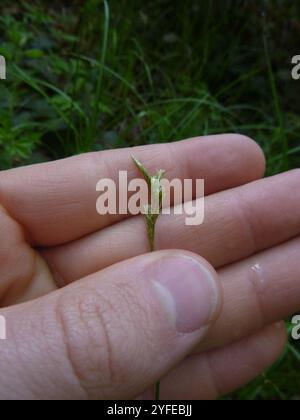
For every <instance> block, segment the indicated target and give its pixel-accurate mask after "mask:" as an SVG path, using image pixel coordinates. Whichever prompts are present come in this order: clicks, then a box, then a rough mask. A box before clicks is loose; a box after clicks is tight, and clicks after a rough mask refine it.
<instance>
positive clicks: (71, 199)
mask: <svg viewBox="0 0 300 420" xmlns="http://www.w3.org/2000/svg"><path fill="white" fill-rule="evenodd" d="M132 153H133V154H135V155H136V157H137V158H139V159H140V160H141V161H142V162H143V163H144V164H145V165H146V166H147V169H149V172H151V173H152V172H154V171H156V170H157V169H165V170H166V171H167V177H168V178H169V179H173V178H181V179H183V178H187V179H194V178H199V179H203V178H205V180H206V192H207V193H208V194H210V193H212V192H215V191H220V190H223V189H226V188H231V187H234V186H236V185H241V184H244V183H246V182H249V181H252V180H254V179H257V178H260V177H261V176H262V175H263V171H264V158H263V154H262V152H261V150H260V149H259V147H258V146H257V145H256V143H254V142H253V141H252V140H249V139H248V138H245V137H242V136H237V135H223V136H211V137H203V138H196V139H193V140H188V141H183V142H179V143H172V144H161V145H151V146H144V147H139V148H134V149H123V150H117V151H107V152H100V153H92V154H87V155H82V156H77V157H73V158H70V159H66V160H62V161H58V162H52V163H48V164H42V165H36V166H31V167H26V168H20V169H14V170H11V171H8V172H2V173H1V175H0V198H1V203H2V204H3V206H4V207H5V208H6V209H7V210H8V212H9V213H10V214H11V215H12V216H13V217H14V218H15V219H16V220H17V221H18V222H19V223H20V224H21V225H22V226H23V227H24V229H25V230H26V232H27V235H28V237H29V239H30V241H31V242H32V244H34V245H37V246H50V245H58V244H61V243H66V242H69V241H71V240H74V239H77V238H80V237H82V236H84V235H87V234H89V233H92V232H94V231H96V230H99V229H101V228H104V227H106V226H108V225H110V224H113V223H115V222H117V221H119V220H121V218H124V216H122V215H116V216H110V215H108V216H99V214H97V212H96V201H97V198H98V197H97V192H96V184H97V183H98V181H99V180H100V179H102V178H110V179H112V180H114V181H115V182H116V183H117V185H118V182H117V181H118V175H119V171H121V170H123V171H124V170H128V179H129V180H130V179H132V178H137V177H140V174H139V173H138V171H137V169H136V168H135V166H134V164H133V162H132V159H131V154H132Z"/></svg>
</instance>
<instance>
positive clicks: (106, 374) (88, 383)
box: [56, 290, 120, 397]
mask: <svg viewBox="0 0 300 420" xmlns="http://www.w3.org/2000/svg"><path fill="white" fill-rule="evenodd" d="M56 312H57V318H58V320H59V324H60V327H61V332H62V338H63V342H64V353H65V357H66V358H67V361H68V363H69V366H70V369H71V372H72V374H73V375H74V376H75V379H76V380H77V382H78V383H79V385H80V386H81V388H82V389H83V390H84V391H85V392H86V393H87V394H88V396H91V394H93V393H95V394H96V396H97V397H98V396H99V393H104V394H105V389H106V388H111V387H112V386H116V385H117V384H118V383H119V381H120V370H119V368H118V367H119V366H118V357H117V355H116V351H117V347H118V345H117V343H116V338H117V337H118V335H117V333H116V331H114V325H115V323H114V322H113V321H114V319H113V318H114V317H115V315H114V313H115V308H113V307H112V305H111V303H110V302H109V301H107V300H106V299H104V298H103V296H99V294H98V293H97V292H95V291H94V290H90V291H87V290H86V291H85V293H84V294H83V295H82V294H81V293H80V292H79V293H73V294H72V295H65V296H62V298H61V299H60V301H59V302H58V304H57V308H56Z"/></svg>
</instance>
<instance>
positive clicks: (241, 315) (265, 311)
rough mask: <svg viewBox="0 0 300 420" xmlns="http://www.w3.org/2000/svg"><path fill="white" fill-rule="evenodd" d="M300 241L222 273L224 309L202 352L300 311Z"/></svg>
mask: <svg viewBox="0 0 300 420" xmlns="http://www.w3.org/2000/svg"><path fill="white" fill-rule="evenodd" d="M299 249H300V238H297V239H294V240H292V241H290V242H288V243H285V244H283V245H280V246H278V247H276V248H273V249H270V250H268V251H265V252H263V253H260V254H257V255H255V256H254V257H252V258H249V259H247V260H245V261H242V262H240V263H236V264H233V265H231V266H229V267H226V268H224V269H222V270H220V271H219V276H220V278H221V280H222V284H223V287H224V306H223V310H222V313H221V316H220V318H219V319H218V321H217V322H216V325H215V326H214V329H213V331H211V332H210V333H209V335H208V336H207V337H206V339H205V340H204V343H202V344H201V346H200V347H199V350H200V349H201V351H202V350H203V349H211V348H216V347H220V346H224V345H226V344H229V343H232V342H234V341H236V340H239V339H241V338H242V337H246V336H248V335H250V334H253V333H255V332H256V331H258V330H260V329H261V328H263V327H264V326H265V325H269V324H271V323H273V322H276V321H279V320H282V319H286V318H288V317H289V316H290V315H292V314H293V313H296V312H298V310H299V308H300V282H299V278H300V266H299Z"/></svg>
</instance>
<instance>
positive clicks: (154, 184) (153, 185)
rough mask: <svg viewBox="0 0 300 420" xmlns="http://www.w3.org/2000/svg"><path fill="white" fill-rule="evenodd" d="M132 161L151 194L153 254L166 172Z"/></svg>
mask: <svg viewBox="0 0 300 420" xmlns="http://www.w3.org/2000/svg"><path fill="white" fill-rule="evenodd" d="M132 159H133V161H134V163H135V165H136V167H137V168H138V170H139V171H140V173H141V174H142V175H143V177H144V178H145V180H146V182H147V184H148V187H149V189H150V192H151V204H148V205H147V208H146V213H145V219H146V224H147V234H148V239H149V244H150V250H151V252H152V251H154V243H155V228H156V223H157V220H158V218H159V216H160V214H161V210H162V201H163V188H162V186H161V180H162V178H163V176H164V174H165V171H164V170H162V169H160V170H159V171H157V172H156V174H155V175H153V176H151V175H150V174H149V173H148V172H147V171H146V169H145V167H144V166H143V165H142V164H141V162H139V161H138V160H137V159H136V158H135V157H134V156H132ZM153 199H154V200H153ZM155 399H156V400H159V399H160V382H157V383H156V384H155Z"/></svg>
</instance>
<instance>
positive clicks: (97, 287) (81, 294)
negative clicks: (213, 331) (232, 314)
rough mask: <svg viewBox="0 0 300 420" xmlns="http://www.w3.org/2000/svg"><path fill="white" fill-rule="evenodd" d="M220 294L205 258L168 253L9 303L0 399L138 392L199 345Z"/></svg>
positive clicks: (0, 359)
mask: <svg viewBox="0 0 300 420" xmlns="http://www.w3.org/2000/svg"><path fill="white" fill-rule="evenodd" d="M221 301H222V293H221V288H220V285H219V283H218V280H217V275H216V273H215V271H214V270H213V269H212V268H211V267H210V266H209V264H208V263H207V262H206V261H205V260H203V259H202V258H200V257H197V256H196V255H194V254H191V253H185V252H181V251H166V252H157V253H152V254H147V255H144V256H142V257H137V258H134V259H132V260H127V261H125V262H122V263H119V264H117V265H114V266H112V267H110V268H107V269H105V270H103V271H101V272H99V273H96V274H93V275H91V276H89V277H87V278H85V279H83V280H81V281H79V282H76V283H73V284H72V285H70V286H68V287H66V288H64V289H61V290H59V291H57V292H54V293H53V294H51V295H48V296H47V297H44V298H41V299H39V300H36V301H34V302H31V303H26V304H23V305H19V306H16V307H11V308H8V309H6V310H4V311H2V312H1V314H3V315H4V316H5V317H6V320H7V340H6V341H0V350H1V351H0V371H1V372H2V375H1V379H0V397H2V398H20V399H93V398H94V399H132V398H135V397H137V396H138V395H140V394H141V393H143V392H144V391H145V390H147V389H148V388H149V387H151V386H153V384H154V383H155V381H157V380H159V379H160V378H161V377H163V376H164V375H165V374H166V373H167V372H168V371H169V370H170V369H171V368H172V367H174V366H176V365H177V364H178V363H179V362H180V361H181V360H182V359H184V358H185V356H186V355H187V354H189V353H190V352H191V351H192V349H193V348H194V347H195V346H196V345H197V344H199V342H200V341H201V340H202V339H203V337H204V336H205V334H206V333H207V332H208V330H209V328H210V327H211V325H212V324H213V321H214V320H215V319H216V317H217V315H218V313H219V310H220V306H221ZM4 378H5V379H4ZM4 381H5V382H4ZM7 390H10V391H9V395H8V391H7ZM12 390H13V391H12Z"/></svg>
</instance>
